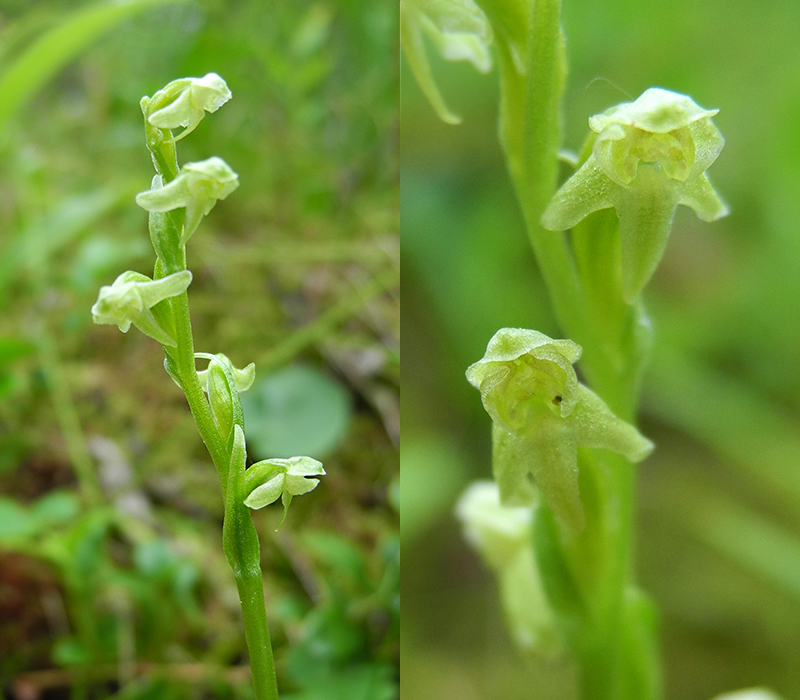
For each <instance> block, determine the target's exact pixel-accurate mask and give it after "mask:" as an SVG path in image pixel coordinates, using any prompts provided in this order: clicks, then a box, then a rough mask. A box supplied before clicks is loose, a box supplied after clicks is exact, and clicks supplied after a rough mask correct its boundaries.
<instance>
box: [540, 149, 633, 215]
mask: <svg viewBox="0 0 800 700" xmlns="http://www.w3.org/2000/svg"><path fill="white" fill-rule="evenodd" d="M618 189H622V188H621V187H620V186H619V185H617V184H616V183H615V182H613V181H612V180H611V178H609V177H608V175H606V174H605V173H604V172H603V171H602V170H601V169H600V168H599V167H598V165H597V161H596V160H595V158H594V156H590V157H589V159H588V160H587V161H586V162H585V163H584V164H583V166H582V167H581V169H580V170H578V172H577V173H575V174H574V175H573V176H572V177H571V178H570V179H569V180H567V181H566V182H565V183H564V184H563V185H562V186H561V189H559V190H558V192H556V193H555V195H553V198H552V199H551V200H550V204H548V205H547V209H545V212H544V214H543V216H542V222H541V223H542V226H543V227H544V228H546V229H549V230H550V231H564V230H566V229H568V228H572V227H573V226H574V225H575V224H577V223H578V222H579V221H581V219H584V218H585V217H587V216H589V214H591V213H592V212H594V211H597V210H598V209H607V208H608V207H611V206H613V202H612V197H613V194H614V192H615V191H616V190H618Z"/></svg>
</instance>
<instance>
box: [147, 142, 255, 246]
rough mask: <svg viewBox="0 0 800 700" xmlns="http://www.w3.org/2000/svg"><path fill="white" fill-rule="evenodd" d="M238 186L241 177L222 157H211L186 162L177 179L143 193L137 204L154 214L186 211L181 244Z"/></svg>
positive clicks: (183, 243)
mask: <svg viewBox="0 0 800 700" xmlns="http://www.w3.org/2000/svg"><path fill="white" fill-rule="evenodd" d="M238 186H239V176H238V175H237V174H236V173H235V172H234V171H233V170H232V169H231V166H230V165H228V164H227V163H226V162H225V161H224V160H222V158H219V157H217V156H212V157H211V158H207V159H206V160H201V161H198V162H196V163H186V164H185V165H184V166H183V167H182V168H181V171H180V174H179V175H178V177H176V178H175V179H174V180H173V181H172V182H170V183H168V184H166V185H164V186H163V187H155V188H154V189H150V190H146V191H145V192H140V193H139V194H137V195H136V203H137V204H138V205H139V206H140V207H142V209H145V210H146V211H151V212H164V211H172V210H173V209H180V208H182V207H185V208H186V218H185V220H184V223H183V233H182V235H181V240H180V243H181V245H186V241H188V240H189V238H190V236H191V235H192V234H193V233H194V232H195V231H196V230H197V227H198V226H199V225H200V222H201V221H202V220H203V217H204V216H207V215H208V213H209V212H210V211H211V210H212V209H213V208H214V205H215V204H216V203H217V201H218V200H220V199H225V198H226V197H227V196H228V195H229V194H230V193H231V192H233V191H234V190H235V189H236V188H237V187H238Z"/></svg>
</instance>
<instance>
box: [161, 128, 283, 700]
mask: <svg viewBox="0 0 800 700" xmlns="http://www.w3.org/2000/svg"><path fill="white" fill-rule="evenodd" d="M150 143H151V142H150V140H149V139H148V145H149V144H150ZM151 153H152V154H153V162H154V164H155V165H156V168H157V170H158V171H159V174H160V175H162V177H163V178H164V181H165V182H168V181H170V180H172V179H174V177H175V175H176V174H177V170H176V169H175V168H173V167H171V164H170V160H171V159H169V158H166V157H165V156H164V154H163V152H162V150H161V149H160V148H153V149H151ZM182 219H183V217H182V215H173V214H170V216H169V217H168V218H167V222H168V225H170V226H173V227H174V228H175V231H174V238H175V240H179V239H180V235H179V234H180V227H181V225H182ZM177 267H178V268H179V269H180V270H185V269H186V250H185V248H183V247H182V248H181V254H180V256H179V257H178V260H177ZM163 272H164V271H163V269H162V266H161V261H160V260H159V261H158V262H157V263H156V270H155V273H154V275H153V277H154V279H157V278H159V277H161V276H163ZM170 272H174V270H170ZM165 303H169V304H170V306H171V308H172V317H173V320H174V324H175V340H176V343H177V346H176V347H175V348H170V347H167V346H164V353H165V355H166V362H167V364H168V365H169V367H170V369H171V373H172V374H174V375H175V378H176V379H177V381H178V382H179V384H180V386H181V388H182V389H183V392H184V394H185V395H186V401H187V402H188V404H189V409H190V410H191V412H192V416H193V417H194V419H195V423H196V424H197V429H198V432H199V433H200V437H201V438H202V440H203V443H204V444H205V446H206V448H207V449H208V452H209V454H210V455H211V459H212V461H213V462H214V466H215V467H216V469H217V474H218V475H219V479H220V484H221V486H222V493H223V500H224V502H225V519H226V521H228V520H229V519H233V520H235V522H236V526H237V532H238V533H239V534H240V535H241V542H240V543H239V546H240V548H241V549H244V550H246V552H245V554H246V557H247V559H248V561H250V562H251V565H250V566H245V567H241V566H232V567H231V568H232V570H233V573H234V577H235V579H236V587H237V589H238V591H239V600H240V603H241V607H242V618H243V620H244V630H245V639H246V640H247V648H248V651H249V653H250V668H251V670H252V674H253V687H254V690H255V700H278V685H277V680H276V675H275V661H274V658H273V655H272V645H271V642H270V634H269V627H268V624H267V611H266V606H265V603H264V585H263V582H262V576H261V567H260V558H261V557H260V549H259V544H258V534H257V533H256V530H255V526H254V525H253V521H252V518H251V516H250V511H249V509H248V508H247V507H246V506H245V505H244V504H243V503H235V504H233V505H231V504H230V503H229V499H228V498H227V496H228V472H229V469H230V465H231V456H232V448H231V445H230V444H225V442H223V439H222V437H221V436H220V433H219V431H218V429H217V426H216V424H215V423H214V419H213V417H212V415H211V409H210V407H209V404H208V401H207V400H206V397H205V394H204V392H203V388H202V387H201V385H200V381H199V379H198V377H197V370H196V365H195V356H194V338H193V334H192V322H191V317H190V314H189V296H188V294H187V292H183V293H182V294H180V295H179V296H176V297H172V298H170V299H169V300H167V302H165ZM233 500H235V499H233ZM226 553H227V552H226ZM229 561H230V559H229Z"/></svg>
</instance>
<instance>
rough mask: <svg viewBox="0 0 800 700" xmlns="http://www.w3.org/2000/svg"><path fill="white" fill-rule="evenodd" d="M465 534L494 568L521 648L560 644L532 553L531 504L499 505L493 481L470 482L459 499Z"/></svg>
mask: <svg viewBox="0 0 800 700" xmlns="http://www.w3.org/2000/svg"><path fill="white" fill-rule="evenodd" d="M456 515H457V517H458V519H459V520H460V521H461V525H462V527H463V530H464V537H465V539H466V540H467V542H468V543H469V544H470V545H471V546H472V548H473V549H475V551H476V552H477V553H478V554H479V555H480V557H481V559H483V560H484V561H485V562H486V564H487V565H488V566H489V568H491V569H492V571H494V573H495V575H496V576H497V579H498V584H499V588H500V600H501V603H502V605H503V611H504V613H505V619H506V625H507V626H508V629H509V630H510V632H511V634H512V636H513V638H514V641H515V642H516V643H517V645H518V646H519V647H520V648H521V649H524V650H526V651H535V652H537V653H544V654H547V655H553V654H554V653H556V652H558V651H560V650H561V643H560V639H559V635H558V632H557V631H556V627H555V618H554V616H553V611H552V609H551V608H550V605H549V604H548V602H547V596H546V595H545V592H544V588H543V586H542V582H541V578H540V576H539V571H538V568H537V566H536V563H535V561H534V557H533V548H532V547H533V526H532V525H533V509H532V508H530V507H529V506H504V505H502V504H501V502H500V491H499V489H498V487H497V484H496V483H494V482H492V481H478V482H475V483H473V484H471V485H470V486H469V487H468V488H467V490H466V491H465V492H464V493H463V494H462V495H461V498H459V499H458V505H457V506H456Z"/></svg>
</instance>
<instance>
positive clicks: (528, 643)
mask: <svg viewBox="0 0 800 700" xmlns="http://www.w3.org/2000/svg"><path fill="white" fill-rule="evenodd" d="M498 584H499V588H500V603H501V604H502V606H503V616H504V617H505V621H506V626H507V627H508V630H509V632H510V633H511V636H512V638H513V639H514V642H515V643H516V644H517V646H518V647H519V648H520V649H522V650H524V651H527V652H533V653H535V654H536V655H537V656H539V655H545V656H547V657H555V656H557V655H559V654H560V653H561V652H562V651H563V643H562V641H561V636H560V634H559V632H558V628H557V625H556V620H555V615H554V613H553V610H552V608H551V607H550V603H549V601H548V599H547V595H546V593H545V591H544V586H543V585H542V580H541V577H540V575H539V569H538V567H537V566H536V562H535V561H534V557H533V550H532V548H530V547H526V548H525V549H523V550H522V551H521V552H520V553H519V556H517V557H516V559H515V560H514V561H513V562H512V563H511V564H510V565H509V566H506V567H505V568H503V569H502V570H501V571H499V572H498Z"/></svg>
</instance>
